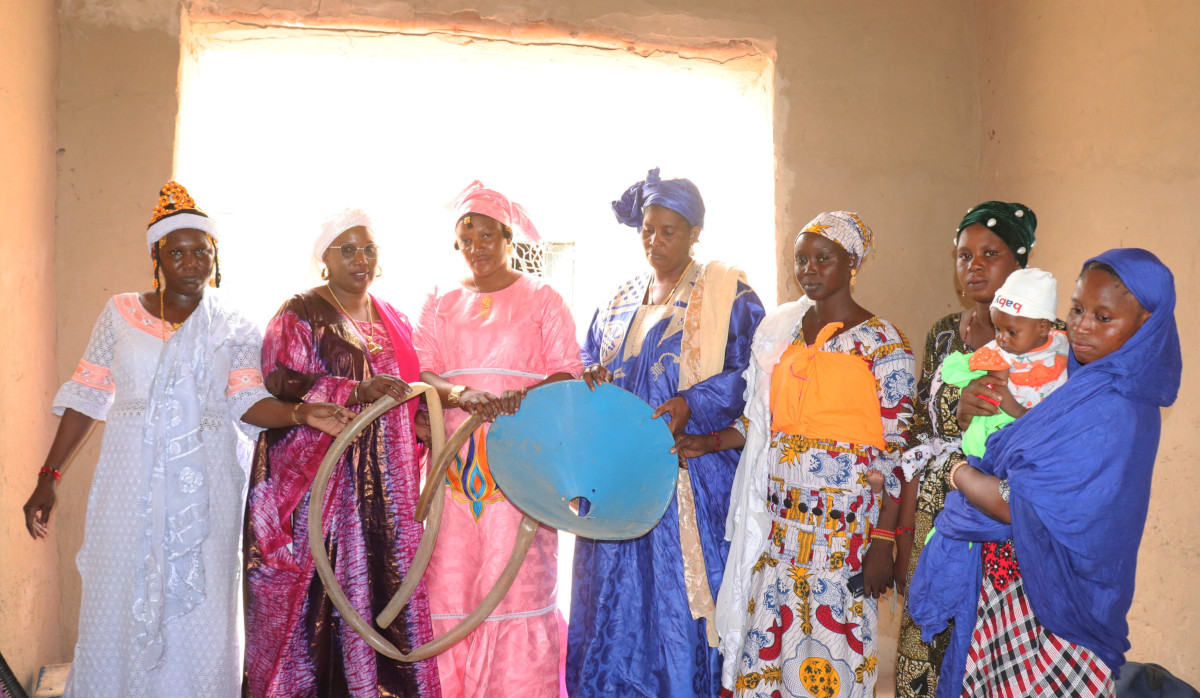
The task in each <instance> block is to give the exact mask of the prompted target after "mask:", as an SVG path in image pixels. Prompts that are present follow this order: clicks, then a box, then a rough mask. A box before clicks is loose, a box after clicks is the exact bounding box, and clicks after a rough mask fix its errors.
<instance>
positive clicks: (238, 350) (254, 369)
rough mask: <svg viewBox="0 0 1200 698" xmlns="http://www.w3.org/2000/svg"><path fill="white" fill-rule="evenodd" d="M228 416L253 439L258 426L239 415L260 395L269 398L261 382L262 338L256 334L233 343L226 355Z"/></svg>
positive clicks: (259, 430)
mask: <svg viewBox="0 0 1200 698" xmlns="http://www.w3.org/2000/svg"><path fill="white" fill-rule="evenodd" d="M225 395H226V398H227V399H228V404H229V416H230V418H231V419H233V420H234V421H235V422H237V425H238V427H239V428H240V429H241V430H242V431H243V432H244V433H245V434H246V435H247V436H249V437H250V438H256V437H257V436H258V433H259V432H261V431H262V429H261V428H259V427H256V426H254V425H253V424H247V423H245V422H243V421H242V415H244V414H246V412H247V410H249V409H250V408H251V407H253V406H254V405H255V403H257V402H258V401H259V400H262V399H263V398H268V397H271V393H269V392H267V389H266V387H264V385H263V376H262V339H261V337H260V336H258V334H257V333H255V336H254V337H253V338H248V340H247V341H245V342H241V343H236V344H233V345H232V346H231V347H230V356H229V382H228V386H227V388H226V391H225Z"/></svg>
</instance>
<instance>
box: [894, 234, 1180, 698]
mask: <svg viewBox="0 0 1200 698" xmlns="http://www.w3.org/2000/svg"><path fill="white" fill-rule="evenodd" d="M1067 333H1068V335H1069V337H1070V340H1071V360H1070V369H1069V370H1070V376H1071V377H1070V379H1068V380H1067V382H1066V384H1065V385H1064V386H1063V387H1062V388H1059V389H1058V390H1057V391H1056V392H1055V393H1053V394H1052V395H1051V396H1050V397H1048V398H1047V399H1046V400H1045V401H1043V402H1042V403H1041V404H1039V405H1038V406H1037V407H1035V408H1033V409H1032V410H1030V411H1029V413H1028V414H1026V415H1025V416H1024V417H1022V418H1021V419H1019V420H1017V421H1016V422H1015V423H1014V424H1013V425H1012V426H1011V427H1009V428H1008V429H1004V430H1001V431H1000V432H998V433H997V434H996V435H995V436H993V437H992V438H991V439H989V441H988V450H987V455H986V457H985V458H984V459H983V460H980V459H977V458H971V459H969V461H960V462H957V463H955V464H954V465H952V466H951V468H950V469H949V471H948V472H949V475H948V479H949V483H948V484H949V485H950V487H951V488H952V489H955V490H957V491H956V492H951V493H950V495H949V496H947V498H946V508H945V509H944V510H943V511H942V513H941V514H940V515H939V516H938V517H937V520H936V522H935V525H936V528H937V530H938V532H939V533H940V534H942V535H940V536H937V537H935V538H933V539H932V541H931V542H930V544H929V547H928V548H926V552H925V553H924V554H922V556H921V560H920V562H919V563H918V565H917V569H916V572H915V573H914V575H913V582H912V588H911V590H910V596H909V608H910V611H911V612H912V615H913V619H914V620H916V621H917V623H918V624H920V625H921V628H922V632H923V633H929V634H932V633H934V632H938V631H939V630H940V629H941V628H943V627H945V625H946V623H945V621H946V619H948V618H950V617H954V619H955V630H954V636H953V637H952V639H951V644H950V648H949V649H948V650H947V652H946V659H945V662H944V663H943V665H942V679H943V680H942V682H941V683H940V684H939V686H938V695H939V696H943V695H945V696H957V695H962V696H988V695H1007V694H1021V695H1034V694H1038V695H1073V696H1092V695H1112V693H1113V690H1114V689H1113V678H1114V676H1115V675H1116V674H1117V673H1118V672H1119V671H1120V668H1121V665H1122V664H1124V663H1125V655H1124V653H1125V651H1126V650H1128V649H1129V640H1128V634H1129V626H1128V624H1127V623H1126V620H1125V614H1126V612H1128V610H1129V606H1130V604H1131V603H1132V600H1133V586H1134V576H1135V571H1136V566H1137V550H1138V545H1139V544H1140V543H1141V539H1142V530H1143V528H1144V527H1145V523H1146V511H1147V508H1148V506H1149V501H1150V480H1151V473H1152V472H1153V468H1154V459H1155V456H1156V454H1157V452H1158V439H1159V433H1160V431H1161V426H1162V418H1161V415H1160V413H1159V409H1160V408H1161V407H1166V406H1169V405H1171V404H1172V403H1173V402H1174V401H1175V396H1176V394H1177V393H1178V391H1179V382H1180V375H1181V372H1182V361H1181V358H1180V346H1179V333H1178V331H1177V330H1176V326H1175V281H1174V277H1173V276H1172V275H1171V272H1170V270H1169V269H1167V267H1166V266H1164V265H1163V263H1162V262H1160V261H1159V260H1158V258H1157V257H1155V256H1154V255H1153V254H1151V253H1150V252H1147V251H1146V250H1139V249H1118V250H1110V251H1108V252H1105V253H1104V254H1102V255H1100V256H1098V257H1094V258H1092V259H1090V260H1088V262H1087V263H1086V264H1085V265H1084V267H1083V272H1082V273H1081V274H1080V276H1079V280H1078V282H1077V283H1076V284H1075V290H1074V293H1073V295H1072V297H1071V309H1070V312H1069V313H1068V317H1067ZM1005 389H1006V388H1005V386H1003V385H999V386H996V387H994V388H990V387H988V386H987V385H986V384H985V383H984V382H982V381H977V382H976V383H972V384H971V385H970V386H968V387H967V388H966V389H964V392H963V396H964V398H967V397H968V396H975V395H979V396H984V397H986V398H995V397H997V396H1001V397H1003V396H1002V395H1001V393H1002V391H1004V390H1005ZM980 402H981V401H979V400H968V399H964V400H961V401H960V402H959V405H960V407H959V411H960V416H961V417H963V418H965V417H969V416H974V415H975V414H985V413H987V410H986V409H984V408H980V407H978V405H979V403H980ZM939 541H940V543H939ZM964 541H982V542H983V545H982V546H979V545H973V546H970V547H968V546H967V545H964V544H963V543H964ZM981 548H982V558H983V559H982V564H981V561H980V549H981ZM1018 560H1019V561H1020V562H1019V565H1018ZM980 590H982V591H980ZM972 628H973V630H972ZM951 676H954V677H963V680H962V682H961V683H959V682H957V681H950V680H949V678H950V677H951Z"/></svg>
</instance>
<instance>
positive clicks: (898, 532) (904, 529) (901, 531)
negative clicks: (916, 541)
mask: <svg viewBox="0 0 1200 698" xmlns="http://www.w3.org/2000/svg"><path fill="white" fill-rule="evenodd" d="M906 533H907V534H908V535H910V536H911V535H913V534H914V533H916V531H915V530H913V529H912V528H909V527H908V526H900V527H898V528H897V529H896V535H898V536H900V535H904V534H906Z"/></svg>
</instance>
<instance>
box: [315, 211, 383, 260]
mask: <svg viewBox="0 0 1200 698" xmlns="http://www.w3.org/2000/svg"><path fill="white" fill-rule="evenodd" d="M360 226H361V227H363V228H366V229H367V230H371V226H372V223H371V218H370V217H369V216H368V215H367V214H366V213H365V212H363V210H362V209H357V208H348V209H346V210H344V211H342V212H340V213H338V214H336V215H333V216H330V217H329V218H326V219H325V222H323V223H321V234H320V235H318V236H317V240H316V242H314V243H313V263H314V264H316V265H317V268H318V269H319V268H320V267H321V265H322V264H324V263H325V262H324V260H322V259H321V257H322V255H324V254H325V250H327V249H329V245H330V244H331V243H332V242H333V241H334V240H336V239H337V237H338V236H339V235H341V234H342V233H344V232H346V231H347V230H350V229H351V228H358V227H360Z"/></svg>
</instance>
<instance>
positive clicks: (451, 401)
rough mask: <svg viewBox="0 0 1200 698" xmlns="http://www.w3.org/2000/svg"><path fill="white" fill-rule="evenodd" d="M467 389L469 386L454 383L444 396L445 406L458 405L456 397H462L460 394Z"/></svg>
mask: <svg viewBox="0 0 1200 698" xmlns="http://www.w3.org/2000/svg"><path fill="white" fill-rule="evenodd" d="M468 390H470V388H469V387H467V386H465V385H456V386H454V387H453V388H451V389H450V394H449V395H447V396H446V406H447V407H458V399H459V398H460V397H462V394H463V393H465V392H466V391H468Z"/></svg>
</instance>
